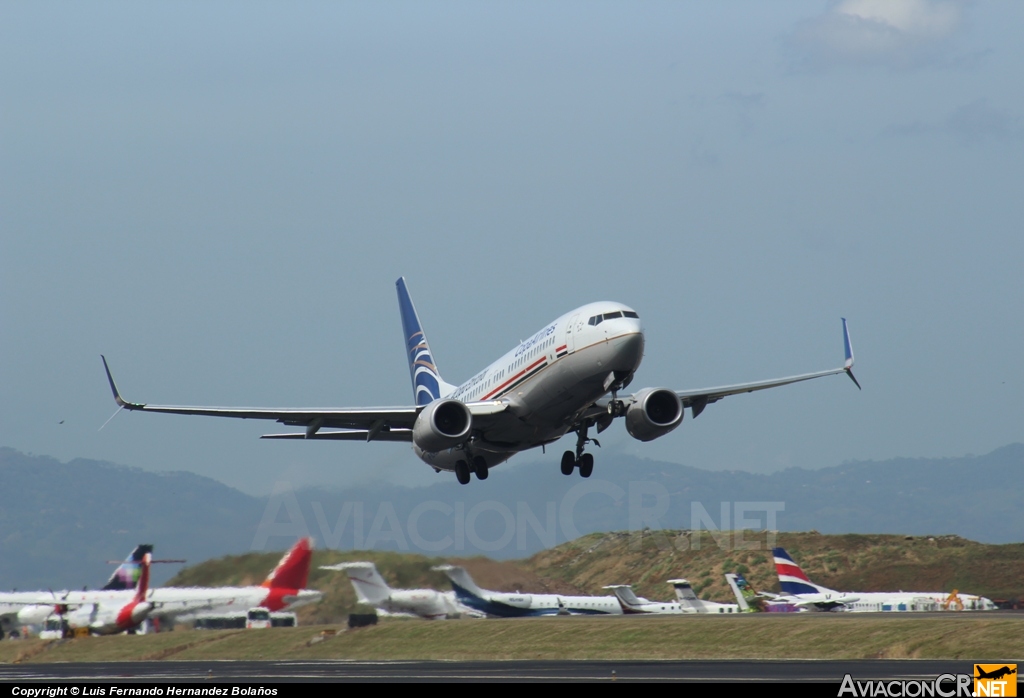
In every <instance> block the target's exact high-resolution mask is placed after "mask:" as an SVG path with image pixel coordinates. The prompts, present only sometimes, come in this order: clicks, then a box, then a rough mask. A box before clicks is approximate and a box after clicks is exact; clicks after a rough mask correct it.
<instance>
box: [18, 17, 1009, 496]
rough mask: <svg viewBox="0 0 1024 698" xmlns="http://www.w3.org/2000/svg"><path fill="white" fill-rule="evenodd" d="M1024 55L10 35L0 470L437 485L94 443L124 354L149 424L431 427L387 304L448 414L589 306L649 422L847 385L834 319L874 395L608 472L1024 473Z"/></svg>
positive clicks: (878, 44) (195, 444)
mask: <svg viewBox="0 0 1024 698" xmlns="http://www.w3.org/2000/svg"><path fill="white" fill-rule="evenodd" d="M1022 35H1024V3H1020V2H985V3H979V2H957V1H954V0H940V1H929V0H845V1H843V2H822V1H820V0H815V1H809V2H786V3H778V2H772V3H739V2H735V3H708V2H699V3H697V2H692V3H691V2H674V1H673V2H665V3H659V2H635V3H630V2H618V3H600V2H592V1H587V2H557V3H549V2H536V3H532V2H506V3H493V2H491V3H478V2H464V3H446V2H407V3H396V2H392V3H386V2H366V3H337V2H328V3H302V2H289V3H254V2H244V3H243V2H237V3H230V2H219V3H200V2H195V3H182V2H176V3H161V2H149V3H135V2H131V3H127V2H126V3H100V2H91V3H59V4H51V3H46V2H31V3H23V2H2V3H0V158H2V167H0V389H2V393H0V394H2V399H0V445H6V446H11V447H14V448H17V449H20V450H23V451H28V452H33V453H38V454H47V455H52V456H54V457H57V458H59V459H62V460H66V459H70V458H75V457H87V458H97V459H106V460H111V461H114V462H118V463H124V464H127V465H133V466H139V467H143V468H146V469H152V470H180V469H184V470H192V471H195V472H198V473H202V474H205V475H209V476H212V477H214V478H217V479H219V480H221V481H223V482H226V483H228V484H230V485H233V486H236V487H239V488H241V489H243V490H245V491H247V492H250V493H266V492H269V491H270V489H271V487H272V485H273V483H274V482H275V481H279V480H287V481H289V482H291V483H293V484H294V485H296V486H298V485H303V484H329V485H338V486H344V485H345V484H347V483H352V482H354V481H356V480H357V479H358V480H366V479H373V478H382V479H385V480H387V481H390V482H394V483H407V484H418V483H425V482H434V481H436V479H437V478H438V477H444V475H435V474H434V473H433V472H432V471H431V470H430V469H429V468H428V467H427V466H426V465H424V464H422V463H421V462H420V461H419V460H417V459H416V458H415V456H414V455H413V454H412V452H411V450H410V449H409V448H408V447H407V446H403V445H397V444H370V445H366V444H359V443H353V444H340V443H297V442H280V443H270V442H266V441H260V440H258V438H257V437H258V436H259V435H260V434H262V433H267V432H273V431H277V430H281V427H280V425H276V424H274V423H256V422H249V421H235V420H218V419H212V418H200V417H178V416H170V415H146V414H137V413H122V414H120V415H119V416H117V418H116V419H114V420H113V421H112V422H110V424H109V425H108V426H107V427H106V428H104V429H103V430H102V431H98V429H99V427H100V425H102V424H103V423H104V421H106V420H107V418H108V417H110V415H111V413H113V411H114V409H115V405H114V403H113V400H112V399H111V396H110V393H109V390H108V389H107V385H106V379H105V377H104V375H103V370H102V366H101V363H100V358H99V356H100V354H101V353H104V354H106V356H107V358H108V359H109V360H110V362H111V367H112V369H113V370H114V375H115V377H116V378H117V379H118V382H119V385H120V388H121V390H122V392H123V393H124V395H125V397H126V398H128V399H131V400H135V401H140V402H153V403H165V404H166V403H171V404H212V405H245V406H277V407H329V406H369V405H395V404H408V403H410V402H411V399H412V397H411V388H410V385H409V380H408V370H407V367H406V365H405V361H404V349H403V341H402V336H401V330H400V321H399V315H398V309H397V302H396V298H395V288H394V282H395V280H396V279H397V278H398V277H399V276H401V275H405V276H406V277H407V279H408V283H409V287H410V290H411V292H412V294H413V297H414V299H415V302H416V304H417V306H418V308H419V311H420V315H421V319H422V321H423V323H424V326H425V329H426V331H427V334H428V337H429V338H430V341H431V345H432V348H433V350H434V354H435V358H436V359H437V361H438V364H439V367H440V369H441V371H442V374H443V376H444V377H445V379H446V380H448V381H449V382H454V383H459V382H461V381H463V380H465V379H467V378H469V377H470V376H471V375H473V373H475V372H476V371H477V370H479V369H480V368H482V367H483V366H484V365H486V364H487V363H489V362H490V361H492V360H494V359H495V358H497V357H498V356H499V355H501V354H502V353H503V352H505V351H506V350H508V349H509V348H511V347H512V346H514V345H515V344H516V343H517V342H518V341H519V340H520V339H521V338H525V337H526V336H527V335H529V334H531V333H532V332H535V331H536V330H538V329H540V328H541V327H542V326H543V325H544V324H545V323H547V322H548V321H550V320H551V319H553V318H555V317H556V316H558V315H560V314H562V313H564V312H566V311H568V310H569V309H571V308H573V307H576V306H578V305H581V304H583V303H585V302H589V301H593V300H604V299H607V300H617V301H621V302H623V303H626V304H628V305H630V306H631V307H634V308H636V309H637V310H638V311H639V313H640V315H641V318H642V319H643V322H644V325H645V330H646V333H647V350H646V356H645V358H644V362H643V365H642V366H641V368H640V371H639V373H638V375H637V377H636V380H635V381H634V383H633V385H632V386H631V388H640V387H643V386H665V387H672V388H680V389H682V388H697V387H703V386H708V385H718V384H722V383H729V382H738V381H747V380H757V379H762V378H771V377H776V376H782V375H789V374H792V373H801V372H805V371H812V370H818V369H825V368H831V367H834V366H838V365H841V363H842V358H843V357H842V343H841V329H840V320H839V319H840V317H843V316H845V317H847V318H849V322H850V330H851V333H852V338H853V345H854V349H855V351H856V354H857V367H856V374H857V377H858V378H859V380H860V382H861V384H862V385H863V386H864V390H863V391H862V392H861V391H858V390H857V389H856V388H855V387H854V385H853V384H852V383H851V382H850V381H849V380H847V379H846V378H845V377H843V376H836V377H833V378H828V379H822V380H819V381H814V382H813V383H809V384H801V385H796V386H789V387H785V388H780V389H777V390H771V391H766V392H762V393H758V394H754V395H741V396H735V397H731V398H728V399H726V400H723V401H722V402H719V403H717V404H715V405H712V406H711V407H709V408H708V409H707V411H706V412H704V414H702V415H701V416H700V418H699V419H697V420H696V421H691V420H690V418H689V415H688V416H687V418H686V420H685V421H684V423H683V425H682V427H681V428H680V429H678V430H677V431H675V432H673V433H672V434H670V435H668V436H666V437H664V438H662V439H659V440H657V441H655V442H652V443H649V444H641V443H639V442H636V441H633V440H632V439H631V438H630V437H629V436H628V435H627V434H626V433H625V429H624V428H623V425H622V424H621V423H617V424H616V425H615V426H614V427H612V429H611V430H609V432H606V433H605V434H603V435H602V437H601V441H602V444H603V446H604V448H603V449H601V450H598V451H597V452H596V455H597V471H598V472H599V471H600V468H601V464H602V457H604V458H605V462H607V460H608V454H611V453H615V452H628V453H633V454H637V455H641V456H646V457H650V458H655V459H660V460H667V461H672V462H678V463H685V464H689V465H694V466H698V467H704V468H711V469H732V468H739V469H746V470H753V471H759V472H769V471H773V470H777V469H781V468H785V467H790V466H800V467H805V468H817V467H823V466H833V465H838V464H840V463H842V462H844V461H847V460H854V459H884V458H890V457H895V456H959V455H963V454H966V453H984V452H987V451H989V450H991V449H994V448H996V447H999V446H1002V445H1005V444H1007V443H1010V442H1014V441H1021V440H1024V431H1022V424H1024V420H1022V417H1024V361H1022V348H1024V329H1022V327H1024V325H1022V316H1024V312H1022V298H1024V281H1022V271H1024V230H1022V225H1021V221H1022V220H1024V216H1022V213H1024V195H1022V192H1024V176H1022V175H1024V90H1022V89H1021V86H1022V84H1024V42H1022V41H1021V36H1022ZM286 429H287V428H285V430H286ZM568 445H570V444H569V440H568V439H566V446H568ZM560 450H561V446H560V447H559V448H557V449H551V450H549V451H548V453H547V455H546V456H542V455H541V454H540V453H539V452H536V453H534V452H531V453H528V454H524V455H521V456H519V457H518V458H517V459H514V460H513V461H512V462H511V463H510V464H509V465H508V466H502V467H503V468H504V467H514V464H515V463H516V462H517V461H519V462H528V461H530V460H533V459H536V458H541V457H543V458H546V459H547V460H548V461H550V463H551V477H552V478H558V477H562V476H561V475H560V474H559V473H558V456H559V452H560ZM498 474H499V470H498V469H496V470H495V472H494V475H495V476H497V475H498ZM496 482H497V480H495V479H492V480H490V481H488V482H487V483H474V484H473V486H477V487H487V486H492V487H494V486H497V485H496V484H495V483H496ZM539 484H541V485H542V483H539Z"/></svg>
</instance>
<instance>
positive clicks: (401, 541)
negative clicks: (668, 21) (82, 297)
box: [0, 444, 1024, 589]
mask: <svg viewBox="0 0 1024 698" xmlns="http://www.w3.org/2000/svg"><path fill="white" fill-rule="evenodd" d="M549 461H550V462H549ZM411 467H412V466H411ZM1022 473H1024V444H1012V445H1009V446H1005V447H1002V448H999V449H997V450H995V451H993V452H991V453H988V454H986V455H982V456H963V457H959V458H946V459H930V458H917V459H910V458H898V459H892V460H887V461H868V462H849V463H845V464H843V465H840V466H836V467H829V468H822V469H819V470H804V469H798V468H792V469H788V470H783V471H779V472H776V473H771V474H767V475H761V474H753V473H748V472H743V471H709V470H701V469H699V468H694V467H690V466H684V465H678V464H673V463H664V462H657V461H651V460H644V459H638V458H632V457H628V456H610V455H606V456H605V457H604V458H602V459H601V460H600V461H599V467H598V469H597V470H595V473H594V476H593V477H591V478H590V479H587V480H584V479H582V478H580V477H578V476H576V475H574V476H573V477H565V476H563V475H561V474H560V473H559V472H558V467H557V464H556V463H555V462H554V461H552V460H551V459H546V460H545V461H543V462H534V463H522V464H519V465H516V466H514V467H508V468H495V469H494V470H492V472H491V476H490V478H489V479H488V480H487V481H486V482H478V481H475V480H474V481H473V482H472V483H470V484H469V485H467V486H461V485H459V484H457V483H456V482H455V479H454V478H452V477H446V476H445V474H443V473H442V474H439V475H438V479H439V482H438V483H437V484H434V485H430V486H427V487H419V488H405V487H398V486H393V485H387V486H385V485H365V486H359V487H351V488H347V489H344V490H337V489H331V488H326V487H320V488H305V489H299V490H292V489H291V488H289V487H287V486H284V485H283V486H280V487H278V488H275V491H274V492H273V493H272V494H270V495H268V496H264V497H254V496H250V495H247V494H245V493H243V492H240V491H238V490H235V489H233V488H230V487H228V486H226V485H224V484H222V483H220V482H217V481H216V480H213V479H211V478H207V477H204V476H201V475H197V474H195V473H189V472H166V473H155V472H150V471H145V470H142V469H139V468H132V467H126V466H123V465H116V464H112V463H107V462H101V461H92V460H84V459H76V460H72V461H70V462H67V463H61V462H59V461H57V460H55V459H53V458H49V457H46V456H39V455H29V454H24V453H20V452H18V451H16V450H14V449H11V448H0V486H2V488H3V491H4V492H5V494H6V497H5V500H4V504H3V506H2V507H0V555H2V559H3V565H2V568H0V569H2V572H0V588H4V589H11V588H21V589H28V588H34V589H38V588H54V589H58V588H69V587H71V588H77V587H81V586H82V585H88V586H91V587H95V586H98V585H99V584H101V583H102V582H103V581H104V580H105V579H106V578H107V576H109V574H110V572H111V569H112V568H111V566H110V565H108V564H107V563H106V561H108V560H117V559H121V558H123V557H124V556H125V555H126V554H127V553H128V551H129V550H131V548H132V547H133V546H134V545H135V544H137V543H153V544H154V545H156V557H158V558H161V557H170V558H187V559H188V560H189V562H190V563H194V562H199V561H202V560H205V559H208V558H212V557H220V556H222V555H225V554H238V553H243V552H246V551H257V552H260V551H271V550H282V549H284V548H286V547H287V546H289V545H290V544H291V543H292V542H294V540H295V538H297V537H298V536H300V535H312V536H313V537H314V538H315V539H316V541H317V544H318V546H320V547H321V548H324V547H326V548H332V549H339V550H348V549H353V548H371V549H376V550H398V551H409V552H419V553H424V554H427V555H431V556H439V555H448V556H458V557H466V556H472V555H479V554H483V555H487V556H489V557H492V558H496V559H517V558H526V557H529V556H530V555H533V554H534V553H536V552H538V551H540V550H543V549H545V548H551V547H554V546H555V545H558V544H560V543H564V542H566V541H567V540H571V539H574V538H576V537H578V536H580V535H584V534H588V533H593V532H601V531H626V530H634V531H639V530H643V529H651V530H658V529H662V528H664V529H670V530H673V531H678V530H686V529H697V528H700V529H710V530H712V531H714V530H716V529H722V530H729V529H737V530H738V529H748V530H762V529H771V530H782V531H811V530H815V531H819V532H821V533H864V534H868V533H897V534H904V535H915V536H920V535H945V534H953V535H958V536H962V537H964V538H968V539H971V540H976V541H980V542H985V543H1009V542H1015V541H1021V540H1024V488H1022V487H1021V486H1020V485H1021V482H1022ZM165 568H166V569H165ZM176 571H177V570H176V569H175V568H174V566H170V565H168V566H162V567H161V568H160V569H156V570H155V572H154V581H155V583H158V584H159V583H161V582H163V581H165V580H166V579H168V578H170V577H171V576H172V575H173V574H174V573H175V572H176Z"/></svg>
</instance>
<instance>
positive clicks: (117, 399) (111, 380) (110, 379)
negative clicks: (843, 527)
mask: <svg viewBox="0 0 1024 698" xmlns="http://www.w3.org/2000/svg"><path fill="white" fill-rule="evenodd" d="M100 358H101V359H103V370H104V371H106V372H107V381H108V382H109V383H110V392H112V393H113V394H114V401H115V402H116V403H117V404H118V405H120V406H121V407H128V408H129V409H131V408H130V404H131V403H128V402H125V401H124V400H122V399H121V394H120V393H119V392H117V386H116V385H114V377H113V376H112V375H110V366H107V357H105V356H104V355H103V354H100Z"/></svg>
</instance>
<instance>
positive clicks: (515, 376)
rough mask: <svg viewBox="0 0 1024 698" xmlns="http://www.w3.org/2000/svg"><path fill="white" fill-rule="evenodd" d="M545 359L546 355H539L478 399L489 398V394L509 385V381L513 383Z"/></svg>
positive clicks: (493, 393)
mask: <svg viewBox="0 0 1024 698" xmlns="http://www.w3.org/2000/svg"><path fill="white" fill-rule="evenodd" d="M545 361H547V357H546V356H542V357H540V358H539V359H537V360H536V361H534V362H533V363H532V364H530V365H529V366H527V367H526V368H524V369H523V370H522V371H520V372H519V373H517V374H516V375H514V376H512V377H511V378H509V379H508V380H507V381H505V382H504V383H502V384H501V385H499V386H498V387H497V388H495V389H494V390H492V391H491V392H489V393H487V394H486V395H484V396H483V397H482V398H480V399H481V400H489V399H490V398H491V396H492V395H495V394H497V393H498V392H500V391H501V390H503V389H504V388H505V386H507V385H509V384H510V383H513V382H515V381H516V380H518V379H519V378H521V377H522V376H524V375H526V374H527V373H529V372H530V371H532V370H533V369H534V368H535V367H536V366H539V365H540V364H542V363H544V362H545Z"/></svg>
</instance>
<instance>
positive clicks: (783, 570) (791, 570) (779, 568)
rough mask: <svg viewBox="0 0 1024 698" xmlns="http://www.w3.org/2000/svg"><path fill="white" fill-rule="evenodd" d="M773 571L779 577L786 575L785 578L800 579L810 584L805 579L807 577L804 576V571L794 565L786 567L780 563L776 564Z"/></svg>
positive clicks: (808, 580)
mask: <svg viewBox="0 0 1024 698" xmlns="http://www.w3.org/2000/svg"><path fill="white" fill-rule="evenodd" d="M775 571H776V572H778V574H779V576H780V577H781V576H782V575H786V576H787V577H796V578H797V579H802V580H804V581H805V582H807V583H808V584H809V583H810V582H811V580H810V579H808V578H807V575H806V574H804V571H803V570H802V569H800V568H799V567H797V566H796V565H786V564H783V563H781V562H776V563H775Z"/></svg>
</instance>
